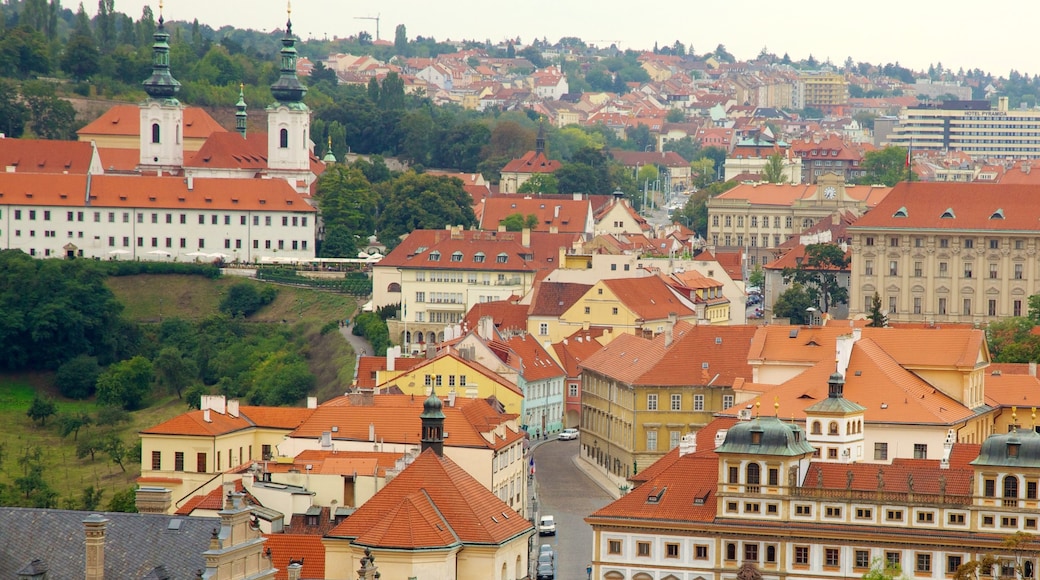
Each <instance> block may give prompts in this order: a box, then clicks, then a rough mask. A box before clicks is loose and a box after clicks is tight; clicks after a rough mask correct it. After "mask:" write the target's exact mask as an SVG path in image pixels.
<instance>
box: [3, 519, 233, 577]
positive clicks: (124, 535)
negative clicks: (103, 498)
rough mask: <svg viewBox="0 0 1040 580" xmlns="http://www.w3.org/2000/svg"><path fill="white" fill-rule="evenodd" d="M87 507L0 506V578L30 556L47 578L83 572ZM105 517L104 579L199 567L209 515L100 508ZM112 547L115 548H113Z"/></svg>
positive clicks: (180, 573)
mask: <svg viewBox="0 0 1040 580" xmlns="http://www.w3.org/2000/svg"><path fill="white" fill-rule="evenodd" d="M88 515H90V512H83V511H72V510H56V509H31V508H13V507H0V520H2V521H3V522H4V525H3V526H0V577H3V578H16V577H17V572H18V570H19V569H21V568H22V567H23V566H25V565H26V564H28V563H29V562H30V561H32V560H33V559H35V558H39V559H40V560H42V561H43V562H44V563H45V564H46V565H47V567H48V572H47V577H48V578H49V579H50V580H82V579H83V578H84V577H85V575H86V550H85V548H84V539H83V538H84V535H83V534H84V532H83V519H84V518H86V517H87V516H88ZM101 515H102V516H103V517H104V518H106V519H107V520H109V521H108V524H107V527H106V537H105V542H106V543H107V544H108V545H109V546H110V548H109V549H108V550H105V578H144V577H145V575H146V574H148V573H149V572H151V571H152V570H153V569H154V568H155V567H156V566H160V565H162V566H164V567H165V568H166V570H167V572H168V573H169V575H170V578H192V577H194V575H195V571H196V570H198V569H204V568H205V567H206V561H205V559H204V558H203V556H202V553H203V552H204V551H206V550H207V549H208V548H209V541H210V537H211V531H212V530H213V528H214V526H219V522H217V523H215V520H214V519H213V518H193V517H181V516H168V515H160V514H128V513H113V512H103V513H101ZM113 548H114V549H113Z"/></svg>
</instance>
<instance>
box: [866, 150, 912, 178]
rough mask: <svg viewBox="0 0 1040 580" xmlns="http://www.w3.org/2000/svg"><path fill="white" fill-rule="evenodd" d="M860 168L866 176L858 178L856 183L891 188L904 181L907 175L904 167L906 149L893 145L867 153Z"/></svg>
mask: <svg viewBox="0 0 1040 580" xmlns="http://www.w3.org/2000/svg"><path fill="white" fill-rule="evenodd" d="M860 167H861V169H863V170H864V171H866V175H864V176H863V177H860V178H859V179H858V180H857V183H860V184H865V185H872V184H879V183H880V184H884V185H886V186H888V187H892V186H893V185H895V184H896V183H899V182H900V181H903V180H904V179H906V178H907V176H908V174H909V171H908V169H907V167H906V149H905V148H903V147H897V146H895V145H892V146H889V147H885V148H884V149H881V150H878V151H867V153H866V155H864V156H863V163H861V164H860Z"/></svg>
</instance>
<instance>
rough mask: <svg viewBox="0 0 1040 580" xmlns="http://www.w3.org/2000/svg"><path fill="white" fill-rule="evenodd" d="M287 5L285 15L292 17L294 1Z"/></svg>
mask: <svg viewBox="0 0 1040 580" xmlns="http://www.w3.org/2000/svg"><path fill="white" fill-rule="evenodd" d="M285 4H286V5H285V13H286V14H288V15H289V16H292V0H288V1H287V2H286V3H285Z"/></svg>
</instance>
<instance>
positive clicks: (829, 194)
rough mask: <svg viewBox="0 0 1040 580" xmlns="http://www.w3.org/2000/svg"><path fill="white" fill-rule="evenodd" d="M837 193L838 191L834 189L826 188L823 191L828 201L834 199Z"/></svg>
mask: <svg viewBox="0 0 1040 580" xmlns="http://www.w3.org/2000/svg"><path fill="white" fill-rule="evenodd" d="M837 193H838V190H837V189H834V188H833V187H825V188H824V189H823V197H825V198H827V199H834V196H835V194H837Z"/></svg>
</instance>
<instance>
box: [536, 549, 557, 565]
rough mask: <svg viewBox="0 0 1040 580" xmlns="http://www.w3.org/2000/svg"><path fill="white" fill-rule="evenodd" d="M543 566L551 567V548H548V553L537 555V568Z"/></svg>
mask: <svg viewBox="0 0 1040 580" xmlns="http://www.w3.org/2000/svg"><path fill="white" fill-rule="evenodd" d="M545 564H548V565H550V566H552V565H553V551H552V548H550V549H549V551H548V552H539V553H538V566H543V565H545Z"/></svg>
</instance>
